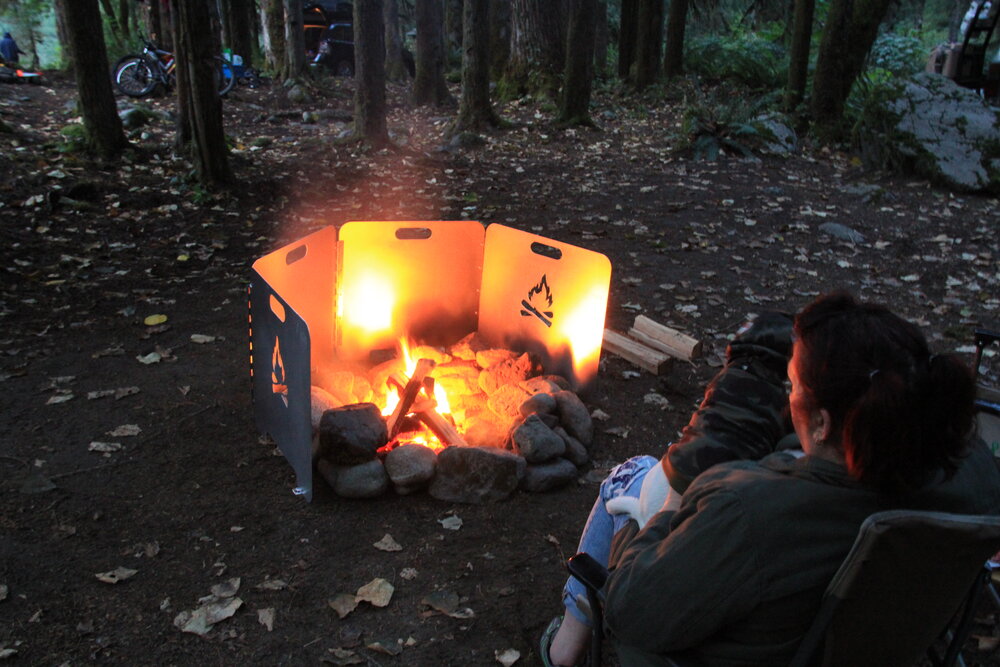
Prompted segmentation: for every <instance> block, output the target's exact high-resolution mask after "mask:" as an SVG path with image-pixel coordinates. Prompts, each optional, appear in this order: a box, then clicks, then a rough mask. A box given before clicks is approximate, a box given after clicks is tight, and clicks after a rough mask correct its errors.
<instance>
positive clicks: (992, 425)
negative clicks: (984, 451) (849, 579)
mask: <svg viewBox="0 0 1000 667" xmlns="http://www.w3.org/2000/svg"><path fill="white" fill-rule="evenodd" d="M998 5H1000V2H998ZM998 342H1000V332H997V331H987V330H985V329H980V330H978V331H976V361H975V368H974V371H975V374H976V426H977V427H978V429H979V437H980V438H982V439H983V441H984V442H986V444H987V446H989V448H990V450H991V451H992V452H993V455H994V456H1000V388H997V387H987V386H986V385H984V384H982V381H981V377H980V370H981V369H982V362H983V350H984V349H985V348H986V347H988V346H990V345H995V344H997V343H998Z"/></svg>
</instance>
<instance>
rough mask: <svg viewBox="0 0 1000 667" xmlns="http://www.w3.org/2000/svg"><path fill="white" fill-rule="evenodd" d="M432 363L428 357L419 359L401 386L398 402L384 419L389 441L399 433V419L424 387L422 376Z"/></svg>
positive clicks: (430, 368)
mask: <svg viewBox="0 0 1000 667" xmlns="http://www.w3.org/2000/svg"><path fill="white" fill-rule="evenodd" d="M434 365H435V364H434V362H433V361H431V360H430V359H421V360H419V361H418V362H417V365H416V368H414V369H413V374H412V375H411V376H410V379H409V380H408V381H407V382H406V385H405V386H404V387H403V391H402V392H400V395H399V403H397V404H396V409H395V410H393V411H392V414H391V415H390V416H389V419H388V420H386V427H387V428H388V429H389V440H390V441H392V439H393V438H395V437H396V435H397V434H398V433H399V420H400V419H401V418H402V417H403V416H404V415H406V414H407V413H409V412H410V411H411V409H412V407H413V402H414V401H415V400H417V396H418V395H419V394H420V390H421V389H423V387H424V378H425V377H427V374H428V373H430V372H431V371H432V370H434Z"/></svg>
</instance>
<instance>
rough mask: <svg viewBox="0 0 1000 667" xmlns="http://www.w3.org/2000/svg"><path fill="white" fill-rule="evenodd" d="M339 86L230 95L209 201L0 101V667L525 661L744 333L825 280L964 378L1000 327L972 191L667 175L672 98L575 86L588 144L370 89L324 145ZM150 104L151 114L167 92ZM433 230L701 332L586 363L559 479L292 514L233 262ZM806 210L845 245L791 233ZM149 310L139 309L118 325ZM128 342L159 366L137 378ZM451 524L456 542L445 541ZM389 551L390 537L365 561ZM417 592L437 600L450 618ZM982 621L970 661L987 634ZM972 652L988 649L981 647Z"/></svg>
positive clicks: (675, 158) (49, 108)
mask: <svg viewBox="0 0 1000 667" xmlns="http://www.w3.org/2000/svg"><path fill="white" fill-rule="evenodd" d="M351 85H352V83H351V82H350V81H345V80H326V81H325V82H323V84H322V86H323V87H321V88H319V87H318V88H317V89H316V90H315V91H314V92H313V94H314V101H313V102H311V103H307V104H297V105H292V104H290V103H288V102H287V98H286V97H285V90H284V89H283V88H282V87H281V86H280V85H279V84H276V83H273V84H271V85H269V86H266V87H263V88H258V89H250V88H247V87H240V88H238V89H237V90H236V91H234V92H233V93H232V94H231V95H230V96H229V97H228V98H227V99H226V101H225V123H226V131H227V134H228V135H229V137H230V140H231V144H232V146H233V149H234V151H233V158H232V166H233V170H234V173H235V174H236V177H237V185H236V186H234V187H233V188H232V189H231V190H229V191H227V192H222V193H218V194H212V193H206V192H203V191H201V190H200V189H199V188H195V187H192V186H191V185H189V181H188V179H187V178H186V174H187V172H188V171H189V165H187V164H186V163H185V162H184V161H183V160H182V159H181V158H180V157H178V156H177V155H175V154H174V153H173V151H172V148H171V141H172V131H173V125H172V122H171V121H170V120H169V119H166V118H164V119H161V120H154V121H153V122H152V123H151V124H149V125H147V126H145V127H143V128H141V129H138V130H135V131H134V135H133V144H134V146H135V148H134V150H132V151H131V152H130V153H129V154H128V156H127V157H126V158H125V159H124V160H123V161H122V162H121V163H120V164H117V165H113V166H107V165H100V164H95V163H92V162H90V161H88V160H86V159H84V158H82V157H80V156H78V155H77V154H75V153H73V152H66V151H63V150H61V149H60V146H61V144H62V141H61V137H60V130H61V129H62V128H63V127H64V126H65V125H67V124H68V123H70V122H71V121H72V120H73V119H74V117H75V116H76V112H75V110H74V109H73V107H72V104H70V101H71V100H72V99H73V97H74V94H75V90H74V86H73V84H72V82H70V81H68V80H65V79H62V78H59V77H54V78H53V77H50V78H49V80H48V81H47V85H44V86H15V85H6V86H3V87H0V119H2V120H3V121H4V123H6V124H8V125H10V126H12V129H13V130H14V131H13V132H12V133H8V134H0V147H2V149H0V174H3V180H2V181H0V240H2V243H0V253H2V261H0V267H2V273H0V276H2V278H0V396H2V398H0V405H2V412H0V443H2V448H0V658H6V659H9V660H10V662H11V664H34V665H62V664H67V665H69V664H83V663H100V664H128V665H137V664H141V665H154V664H155V665H169V664H184V665H186V664H220V665H221V664H237V663H254V664H281V665H285V664H289V665H298V664H315V663H317V662H331V663H334V664H350V661H351V660H354V661H356V662H357V664H373V665H392V664H413V665H458V664H467V665H491V664H498V659H497V657H496V656H497V654H498V653H499V652H503V651H505V650H507V649H513V650H515V651H517V652H518V653H519V654H520V659H519V661H518V662H517V664H539V661H538V656H537V648H536V647H537V640H538V637H539V635H540V634H541V632H542V630H543V629H544V627H545V625H546V624H547V623H548V621H549V620H550V618H551V617H552V616H553V615H555V614H557V613H558V612H559V609H560V605H559V590H560V586H561V584H562V580H563V578H564V576H565V575H564V570H563V565H562V563H563V561H564V560H565V558H567V557H568V556H569V555H571V554H572V553H574V551H575V545H576V539H577V536H578V533H579V530H580V528H581V527H582V525H583V523H584V521H585V519H586V516H587V513H588V511H589V507H590V503H591V501H592V499H593V497H594V494H595V491H596V488H597V487H596V482H597V480H599V479H600V478H601V476H602V473H603V472H604V471H606V470H607V469H608V468H609V467H610V466H611V465H613V464H614V463H617V462H619V461H621V460H623V459H624V458H626V457H628V456H630V455H634V454H639V453H648V454H652V455H655V456H659V455H661V454H662V452H663V451H664V448H665V446H666V444H667V443H668V442H669V441H670V439H671V438H672V437H673V436H674V435H675V434H676V432H677V431H678V430H679V429H680V428H681V427H682V426H683V425H684V423H685V422H686V420H687V416H688V414H689V413H690V411H691V409H692V408H693V407H694V406H695V405H696V404H697V402H698V400H699V398H700V396H701V390H702V387H703V386H704V383H705V382H706V381H707V380H708V379H709V378H710V377H711V376H712V375H713V373H714V372H715V370H716V369H717V367H718V365H719V364H720V359H721V356H720V355H722V354H723V352H724V349H725V344H726V340H727V339H726V336H727V335H728V334H730V333H731V332H732V331H734V330H735V329H736V327H737V326H738V325H739V324H740V323H741V322H743V321H744V320H745V319H746V318H747V317H748V315H750V314H752V313H757V312H760V311H761V310H764V309H782V310H786V311H793V310H795V309H797V308H799V307H801V306H802V305H804V304H805V303H807V302H808V301H809V300H810V299H811V298H812V297H814V296H815V295H817V294H819V293H820V292H823V291H826V290H829V289H832V288H836V287H846V288H849V289H851V290H852V291H854V292H855V293H857V294H859V295H861V296H862V297H865V298H870V299H877V300H882V301H887V302H889V303H891V304H892V306H893V307H894V308H896V309H897V310H898V311H899V312H900V313H902V314H903V315H905V316H907V317H909V318H911V319H913V320H915V321H918V322H920V323H921V324H922V325H924V326H925V328H926V331H927V332H928V333H929V336H930V337H931V339H932V342H933V346H934V347H935V349H937V350H958V351H960V352H961V353H962V354H964V355H966V358H968V359H969V360H970V361H971V359H972V355H971V343H972V332H973V330H974V329H975V328H976V327H983V326H988V327H992V328H994V329H996V328H1000V311H998V306H1000V289H998V282H1000V272H998V262H1000V235H998V233H997V230H998V229H1000V209H998V207H997V200H996V199H995V198H985V197H977V196H958V195H954V194H950V193H948V192H945V191H942V190H939V189H937V188H935V187H932V186H931V185H929V184H928V183H926V182H923V181H919V180H909V179H903V178H892V177H888V176H884V175H879V174H866V173H864V172H863V171H862V169H861V168H860V167H859V166H858V164H857V163H856V162H855V161H854V160H852V157H851V156H850V155H848V154H842V153H838V152H830V151H826V150H822V151H817V150H813V149H812V148H811V147H809V146H805V147H804V150H803V151H802V152H800V153H798V154H796V155H792V156H784V157H782V156H766V157H763V158H762V159H760V160H745V159H736V158H726V159H722V160H720V161H718V162H693V161H691V160H689V159H686V158H685V157H684V156H682V155H678V154H676V153H675V152H673V150H672V149H673V147H674V146H675V145H676V140H675V138H674V137H673V135H674V134H675V133H676V132H677V131H678V122H679V118H678V116H677V111H676V110H677V108H679V105H678V104H677V101H676V100H666V101H664V100H655V101H654V100H651V99H636V98H634V97H628V96H624V95H622V94H621V93H620V92H619V91H616V90H613V89H611V88H601V89H600V90H599V91H598V93H597V96H596V100H595V118H596V119H597V121H598V123H599V124H600V129H599V130H592V129H575V130H558V129H556V128H554V127H553V126H552V122H551V121H552V114H551V110H550V109H547V108H545V107H544V106H539V105H538V104H536V103H533V102H530V101H522V102H519V103H514V104H509V105H506V106H503V107H501V108H500V109H499V110H500V111H501V113H502V115H503V116H504V117H505V118H507V119H508V120H510V121H513V122H514V125H513V127H511V128H509V129H505V130H497V131H493V132H489V133H487V134H486V135H485V136H484V139H485V141H484V143H483V144H481V145H478V146H473V147H468V148H451V149H445V150H442V144H443V143H444V142H443V140H442V139H441V132H442V130H443V129H444V127H445V125H446V123H447V122H448V120H449V118H450V114H451V113H452V110H448V109H419V110H414V109H412V108H409V107H408V106H407V105H406V104H404V103H403V102H402V100H403V99H405V89H403V88H401V87H397V86H393V87H391V90H390V100H391V101H392V105H391V118H390V129H391V134H392V137H393V139H394V141H395V142H396V143H397V144H398V146H399V147H398V148H397V149H396V150H385V151H380V152H374V153H362V152H360V150H359V148H358V147H357V146H355V145H350V144H344V143H341V142H338V141H337V137H338V135H339V134H340V133H342V132H343V131H344V130H345V129H347V127H348V126H347V122H348V121H349V117H350V113H351V110H352V97H351V95H352V93H351ZM120 101H121V102H122V103H123V104H126V105H130V104H132V102H131V101H129V100H125V99H122V100H120ZM147 104H148V105H149V106H150V107H151V108H153V109H155V110H158V111H161V112H163V113H164V114H170V113H171V111H172V108H173V98H172V97H161V98H157V99H153V100H149V101H147ZM303 112H316V117H311V118H310V119H309V120H313V121H314V122H304V120H303V118H304V117H303ZM321 112H322V113H321ZM459 218H470V219H475V220H480V221H482V222H483V223H493V222H499V223H503V224H506V225H510V226H513V227H517V228H521V229H525V230H529V231H532V232H535V233H538V234H541V235H543V236H547V237H550V238H553V239H556V240H559V241H563V242H568V243H572V244H575V245H579V246H582V247H585V248H588V249H591V250H595V251H598V252H601V253H604V254H606V255H607V256H608V257H609V258H610V260H611V262H612V265H613V275H612V286H611V298H610V303H609V304H608V316H607V317H608V320H607V321H608V326H609V327H611V328H614V329H616V330H618V331H624V330H626V329H627V328H628V327H629V325H630V323H631V322H632V320H633V318H634V317H635V315H636V314H639V313H642V314H644V315H647V316H648V317H651V318H653V319H655V320H658V321H660V322H662V323H665V324H668V325H670V326H672V327H674V328H676V329H679V330H681V331H683V332H685V333H687V334H689V335H692V336H694V337H696V338H698V339H700V340H702V341H703V343H704V346H705V355H704V356H703V357H702V358H700V359H698V360H696V361H694V362H693V363H690V364H689V363H676V364H675V365H674V366H673V368H672V369H671V370H670V371H669V372H668V373H666V374H664V375H661V376H659V377H657V376H654V375H652V374H650V373H648V372H636V371H637V369H636V368H635V367H633V366H632V365H630V364H629V363H627V362H625V361H623V360H621V359H619V358H616V357H613V356H609V355H607V354H605V356H604V358H603V360H602V364H601V373H600V375H599V378H598V380H597V382H596V383H595V386H594V387H593V388H592V389H591V390H590V391H589V392H588V393H587V394H585V395H584V399H585V401H586V403H587V405H588V406H589V407H590V408H591V409H593V410H597V409H599V410H601V411H603V412H604V413H606V414H607V415H608V419H607V420H606V421H600V422H598V423H597V425H598V428H597V436H596V439H595V444H594V447H593V452H592V453H593V458H594V467H593V470H591V471H588V472H587V473H586V474H584V475H582V476H581V479H580V481H579V483H578V484H576V485H572V486H571V487H569V488H564V489H562V490H558V491H554V492H550V493H545V494H528V493H518V494H516V495H515V496H514V497H513V498H512V499H510V500H508V501H506V502H502V503H498V504H490V505H453V504H448V503H443V502H439V501H436V500H434V499H432V498H430V497H429V496H427V495H426V494H418V495H413V496H405V497H400V496H395V495H391V494H390V495H387V496H385V497H382V498H380V499H377V500H367V501H354V500H345V499H340V498H337V497H335V496H333V494H332V493H330V492H329V491H328V490H326V489H325V488H323V487H322V485H321V484H320V483H318V484H317V491H316V497H315V499H314V501H313V502H312V503H311V504H310V503H306V502H304V501H303V500H302V499H301V498H299V497H296V496H294V495H293V494H292V487H293V486H294V481H295V480H294V475H293V473H292V469H291V467H290V466H289V465H288V464H287V462H286V461H285V460H284V458H283V457H282V456H281V455H280V453H278V452H277V451H276V450H275V448H274V446H273V445H272V444H269V443H268V442H267V441H266V440H264V439H262V438H261V434H260V433H258V431H257V429H256V427H255V425H254V418H253V413H252V406H251V402H250V381H249V370H248V339H247V298H246V288H247V282H248V279H249V267H250V264H251V263H252V262H253V260H255V259H256V258H257V257H260V256H262V255H264V254H266V253H268V252H270V251H271V250H273V249H276V248H278V247H280V246H282V245H284V244H286V243H288V242H290V241H293V240H296V239H298V238H300V237H302V236H304V235H305V234H307V233H309V232H311V231H313V230H316V229H319V228H321V227H324V226H326V225H340V224H342V223H344V222H346V221H349V220H380V219H390V220H393V219H395V220H434V219H441V220H448V219H459ZM831 222H832V223H839V224H841V225H844V226H847V227H849V228H851V229H853V230H854V231H856V232H858V233H860V234H861V235H862V236H863V237H864V240H863V241H861V242H857V243H852V242H848V241H844V240H841V239H840V238H837V237H835V236H833V235H831V234H829V233H826V232H825V231H823V230H821V229H820V227H821V225H824V224H825V223H831ZM151 315H165V316H166V320H165V321H163V322H162V323H160V324H153V325H147V324H145V321H146V318H147V317H149V316H151ZM193 335H195V338H194V339H193V338H192V336H193ZM154 352H155V353H157V354H158V356H159V359H160V360H159V361H158V362H157V363H143V361H141V360H140V358H142V359H143V360H144V361H150V360H151V359H154V358H156V357H150V356H149V355H150V354H151V353H154ZM995 359H996V358H995V357H990V358H988V359H987V362H988V367H989V369H988V371H987V377H986V379H987V380H988V381H990V382H993V383H994V384H996V383H997V379H998V378H997V369H998V364H997V363H996V361H995ZM102 443H103V444H102ZM102 449H105V450H110V451H95V450H102ZM450 515H454V516H457V517H459V518H460V519H461V521H462V523H461V527H460V528H459V529H458V530H450V529H447V528H446V527H445V526H443V525H442V523H441V521H442V520H443V519H445V518H446V517H448V516H450ZM387 533H388V534H389V535H391V536H392V538H393V539H394V540H395V541H396V542H397V543H398V544H399V545H401V546H402V549H401V550H399V551H382V550H380V549H378V548H376V547H375V546H373V545H374V544H375V543H376V542H378V541H379V540H380V539H382V538H383V536H384V535H386V534H387ZM119 568H125V569H119ZM116 570H117V574H108V573H112V572H115V571H116ZM132 571H134V572H132ZM376 578H383V579H385V580H387V581H389V582H390V583H391V584H392V586H394V589H395V590H394V593H393V595H392V597H391V601H390V602H389V604H388V605H387V606H385V607H376V606H374V605H371V604H368V603H365V602H363V603H361V604H360V605H359V606H358V608H357V609H355V610H354V611H353V612H352V613H350V614H349V615H347V616H346V617H345V618H343V619H340V618H339V617H338V614H337V613H336V612H335V611H334V609H333V608H331V606H330V601H331V600H334V599H335V598H336V596H337V595H338V594H341V593H349V594H354V593H355V592H356V591H357V590H358V589H359V588H360V587H361V586H363V585H365V584H367V583H369V582H370V581H372V580H373V579H376ZM231 580H238V586H239V588H238V591H237V592H236V594H235V597H237V598H239V600H240V601H241V602H242V605H241V606H240V607H239V608H238V610H237V611H236V612H235V614H233V615H232V616H231V617H229V618H226V619H224V620H221V621H219V622H218V623H217V624H216V625H214V627H213V628H212V630H211V632H209V633H208V634H207V636H204V637H201V636H197V635H195V634H191V633H183V632H181V631H180V630H179V629H178V628H177V627H175V619H176V618H177V617H178V615H179V614H181V613H182V612H184V611H186V610H187V611H190V610H194V609H196V608H198V607H199V605H200V603H199V600H200V599H201V598H203V597H205V596H208V595H210V594H211V593H212V592H213V587H216V586H219V585H223V584H229V585H230V586H235V585H236V582H235V581H231ZM115 581H117V583H114V582H115ZM215 592H220V590H219V589H216V591H215ZM229 592H230V593H231V592H232V591H229ZM432 594H436V595H434V596H432ZM428 596H432V599H435V600H443V599H450V600H451V603H452V604H453V606H454V611H453V613H452V615H446V614H444V613H440V612H439V611H435V610H434V609H432V608H431V607H430V606H428V605H427V604H426V603H425V602H424V601H425V600H426V599H427V598H428ZM226 599H228V600H230V605H231V606H235V603H234V602H232V599H233V598H226ZM439 606H440V605H439ZM449 608H450V607H449ZM465 610H471V611H465ZM980 632H981V634H983V639H984V641H983V647H984V648H986V649H990V647H991V644H990V642H989V641H988V640H989V636H991V635H992V634H994V629H993V628H990V627H985V628H981V629H980ZM993 644H995V641H994V642H993ZM508 655H511V654H508ZM979 663H980V664H991V663H992V664H996V661H995V659H994V658H993V656H992V654H991V651H990V650H986V651H985V652H983V653H981V654H980V656H979Z"/></svg>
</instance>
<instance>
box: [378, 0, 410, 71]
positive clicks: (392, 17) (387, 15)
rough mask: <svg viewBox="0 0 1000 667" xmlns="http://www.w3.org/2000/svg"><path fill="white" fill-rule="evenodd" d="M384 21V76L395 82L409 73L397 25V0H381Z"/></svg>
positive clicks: (401, 34) (401, 35) (401, 37)
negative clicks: (404, 60)
mask: <svg viewBox="0 0 1000 667" xmlns="http://www.w3.org/2000/svg"><path fill="white" fill-rule="evenodd" d="M382 19H383V22H384V23H385V78H386V79H388V80H389V81H395V82H396V83H399V82H402V81H406V79H407V78H409V73H408V72H407V71H406V65H405V63H403V33H402V30H400V27H399V0H382Z"/></svg>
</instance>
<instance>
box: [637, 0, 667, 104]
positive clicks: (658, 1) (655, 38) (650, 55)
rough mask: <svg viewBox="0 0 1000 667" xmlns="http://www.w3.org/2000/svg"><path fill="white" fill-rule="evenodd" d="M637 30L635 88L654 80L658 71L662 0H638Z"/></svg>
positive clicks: (644, 86)
mask: <svg viewBox="0 0 1000 667" xmlns="http://www.w3.org/2000/svg"><path fill="white" fill-rule="evenodd" d="M638 14H639V21H638V24H637V25H638V28H639V30H638V32H637V34H636V40H635V77H634V79H633V83H634V85H635V87H636V90H642V89H644V88H646V87H647V86H650V85H652V84H653V83H654V82H655V81H656V76H657V74H659V73H660V49H661V47H662V46H663V0H639V9H638Z"/></svg>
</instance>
